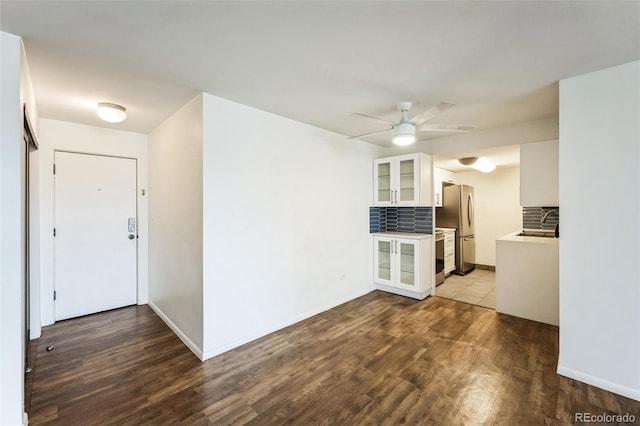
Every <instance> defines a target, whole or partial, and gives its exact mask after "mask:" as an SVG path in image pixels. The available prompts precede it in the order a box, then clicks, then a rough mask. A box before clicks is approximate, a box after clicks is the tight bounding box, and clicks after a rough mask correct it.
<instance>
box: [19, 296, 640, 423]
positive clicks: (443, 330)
mask: <svg viewBox="0 0 640 426" xmlns="http://www.w3.org/2000/svg"><path fill="white" fill-rule="evenodd" d="M48 345H54V350H52V351H50V352H49V351H47V350H46V348H47V346H48ZM32 350H33V353H34V354H35V355H34V356H35V360H33V361H31V362H33V363H34V366H35V368H34V371H33V372H32V373H29V375H27V380H28V382H27V386H26V387H25V391H26V394H25V399H26V401H25V406H26V407H27V408H28V412H29V421H30V424H31V425H42V424H56V425H109V424H113V425H136V426H137V425H154V426H155V425H219V424H220V425H228V424H255V425H270V424H273V425H281V424H298V425H310V424H313V425H316V424H320V425H322V424H327V425H335V424H340V425H342V424H350V425H351V424H376V425H378V424H390V425H399V424H406V425H420V424H426V425H433V424H435V425H440V424H441V425H458V424H459V425H476V424H486V425H516V424H517V425H520V424H522V425H565V424H572V423H573V422H574V416H575V413H576V412H591V413H594V414H597V413H600V414H603V413H613V414H625V413H630V414H634V415H635V416H636V424H640V423H638V422H640V403H639V402H637V401H633V400H630V399H628V398H623V397H621V396H618V395H615V394H612V393H610V392H606V391H604V390H602V389H598V388H594V387H592V386H588V385H586V384H583V383H580V382H577V381H575V380H571V379H567V378H564V377H561V376H558V375H557V374H556V373H555V370H556V367H557V354H558V328H557V327H552V326H549V325H545V324H541V323H536V322H533V321H527V320H523V319H520V318H514V317H511V316H508V315H502V314H496V312H495V311H493V310H490V309H485V308H481V307H478V306H472V305H468V304H464V303H460V302H455V301H452V300H447V299H442V298H437V297H436V298H428V299H425V300H424V301H416V300H413V299H409V298H404V297H400V296H396V295H391V294H388V293H383V292H373V293H370V294H368V295H366V296H363V297H360V298H358V299H355V300H353V301H351V302H348V303H346V304H343V305H340V306H338V307H336V308H334V309H331V310H329V311H326V312H323V313H321V314H319V315H316V316H315V317H312V318H309V319H307V320H304V321H301V322H300V323H298V324H295V325H293V326H291V327H287V328H285V329H283V330H280V331H278V332H276V333H272V334H270V335H268V336H265V337H262V338H260V339H258V340H255V341H253V342H251V343H248V344H246V345H244V346H242V347H239V348H236V349H234V350H231V351H229V352H226V353H224V354H222V355H220V356H217V357H215V358H212V359H210V360H208V361H206V362H204V363H202V362H200V361H199V360H198V359H197V358H196V357H195V356H194V355H193V354H192V353H191V352H190V351H189V350H188V349H187V348H186V347H185V346H184V345H183V344H182V342H180V340H179V339H178V338H177V337H176V336H175V335H174V334H173V333H172V332H171V331H170V330H169V329H168V327H167V326H166V325H165V324H164V323H163V322H162V321H161V320H160V319H159V318H158V317H157V316H156V315H155V313H154V312H153V311H152V310H151V309H149V308H148V307H147V306H132V307H128V308H123V309H118V310H114V311H110V312H104V313H100V314H96V315H90V316H87V317H82V318H77V319H73V320H68V321H62V322H59V323H56V324H55V325H53V326H50V327H46V328H44V330H43V334H42V337H41V338H40V339H39V340H38V341H37V342H35V343H34V345H32Z"/></svg>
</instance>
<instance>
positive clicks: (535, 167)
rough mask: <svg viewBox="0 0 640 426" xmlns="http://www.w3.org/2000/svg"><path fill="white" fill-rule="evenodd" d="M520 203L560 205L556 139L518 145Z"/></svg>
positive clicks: (545, 205) (542, 205)
mask: <svg viewBox="0 0 640 426" xmlns="http://www.w3.org/2000/svg"><path fill="white" fill-rule="evenodd" d="M520 205H521V206H523V207H555V206H559V205H560V201H559V197H558V140H557V139H556V140H549V141H543V142H532V143H525V144H522V145H520Z"/></svg>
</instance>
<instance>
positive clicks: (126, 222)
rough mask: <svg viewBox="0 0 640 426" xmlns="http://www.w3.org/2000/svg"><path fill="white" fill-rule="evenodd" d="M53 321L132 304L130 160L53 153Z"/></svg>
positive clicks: (132, 173)
mask: <svg viewBox="0 0 640 426" xmlns="http://www.w3.org/2000/svg"><path fill="white" fill-rule="evenodd" d="M54 214H55V219H54V223H55V225H54V227H55V237H54V250H55V271H54V279H55V283H54V285H55V318H56V320H63V319H66V318H73V317H77V316H81V315H87V314H91V313H95V312H100V311H105V310H108V309H113V308H118V307H122V306H127V305H133V304H135V303H136V302H137V280H136V276H137V261H136V252H137V247H136V246H137V218H136V160H134V159H129V158H116V157H105V156H100V155H88V154H77V153H69V152H56V153H55V212H54Z"/></svg>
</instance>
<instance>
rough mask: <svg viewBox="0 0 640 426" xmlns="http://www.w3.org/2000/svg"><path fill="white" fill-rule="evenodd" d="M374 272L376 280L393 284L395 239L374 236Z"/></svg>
mask: <svg viewBox="0 0 640 426" xmlns="http://www.w3.org/2000/svg"><path fill="white" fill-rule="evenodd" d="M373 241H374V245H375V249H374V250H375V252H374V262H373V263H374V268H375V270H374V273H375V281H377V282H380V283H382V284H387V285H392V284H393V278H394V276H393V270H392V267H393V263H394V262H393V260H394V259H393V256H394V253H393V240H392V239H391V238H385V237H375V238H374V240H373Z"/></svg>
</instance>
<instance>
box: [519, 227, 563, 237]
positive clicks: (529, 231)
mask: <svg viewBox="0 0 640 426" xmlns="http://www.w3.org/2000/svg"><path fill="white" fill-rule="evenodd" d="M518 236H519V237H544V238H555V237H556V234H555V232H554V231H540V230H532V229H525V230H523V231H522V232H521V233H519V234H518Z"/></svg>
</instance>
